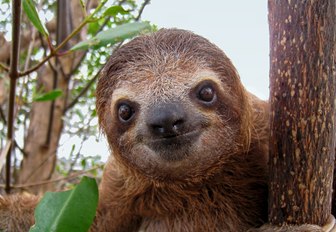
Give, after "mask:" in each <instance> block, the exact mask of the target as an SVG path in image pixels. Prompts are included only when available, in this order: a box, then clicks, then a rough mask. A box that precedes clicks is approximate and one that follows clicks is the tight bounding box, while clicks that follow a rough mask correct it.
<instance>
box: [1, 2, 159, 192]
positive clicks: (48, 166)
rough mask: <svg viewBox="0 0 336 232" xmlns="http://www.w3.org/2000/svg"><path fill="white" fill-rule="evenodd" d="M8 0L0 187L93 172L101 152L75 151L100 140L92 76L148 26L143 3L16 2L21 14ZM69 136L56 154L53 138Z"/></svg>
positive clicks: (59, 185) (4, 5)
mask: <svg viewBox="0 0 336 232" xmlns="http://www.w3.org/2000/svg"><path fill="white" fill-rule="evenodd" d="M12 2H13V6H12V5H11V1H9V0H5V1H2V2H1V3H0V15H1V16H0V151H1V154H0V171H1V173H0V174H1V175H0V193H4V191H5V190H6V191H7V192H17V191H23V190H24V191H29V192H32V193H44V192H45V191H46V190H52V191H57V190H63V189H65V188H67V187H69V186H71V185H72V184H73V183H78V179H79V178H78V177H80V176H82V175H83V174H86V175H91V176H93V177H97V178H99V175H100V174H101V170H102V167H103V163H102V162H101V157H100V155H101V154H98V153H92V154H87V153H85V151H83V150H82V147H83V146H85V143H91V141H93V140H99V139H100V138H101V134H100V133H99V130H98V125H97V119H96V111H95V93H94V92H95V85H96V79H97V77H98V76H99V73H100V71H101V70H102V68H103V65H104V63H105V62H106V60H107V59H108V57H109V55H110V54H111V52H113V50H114V49H116V48H117V47H119V46H120V45H121V44H122V43H123V40H124V39H128V38H131V37H133V36H135V35H136V34H138V33H145V32H146V31H148V30H152V29H153V28H152V27H150V26H149V24H148V23H144V22H140V18H141V14H142V12H143V10H144V8H145V7H146V5H148V4H149V1H148V0H144V1H134V0H121V1H107V0H102V1H97V0H87V1H84V0H81V1H80V0H76V1H67V0H57V1H56V0H54V1H52V0H40V1H36V2H34V1H26V0H23V1H22V3H23V5H22V10H23V11H22V14H21V19H20V17H18V15H20V13H19V12H20V11H19V10H20V9H19V6H20V5H18V4H19V2H20V1H12ZM35 9H36V11H35ZM15 10H16V11H17V12H16V13H15ZM15 14H17V15H15ZM15 20H16V21H15ZM15 31H16V32H15ZM18 39H20V46H18V43H17V41H18ZM83 41H84V42H83ZM15 48H16V49H17V51H15ZM13 49H14V50H13ZM15 54H16V55H15ZM15 57H17V65H16V64H15V59H16V58H15ZM74 137H75V138H76V139H75V140H74V141H80V142H79V143H78V142H77V143H75V142H74V143H73V144H72V146H70V149H68V150H66V152H65V153H62V154H60V152H59V147H60V146H61V145H62V144H60V141H66V140H70V141H71V139H72V138H74ZM61 138H63V139H61ZM6 157H7V161H6ZM5 164H6V165H5Z"/></svg>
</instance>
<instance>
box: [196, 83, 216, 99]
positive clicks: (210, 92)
mask: <svg viewBox="0 0 336 232" xmlns="http://www.w3.org/2000/svg"><path fill="white" fill-rule="evenodd" d="M215 95H216V94H215V90H214V89H213V87H212V86H208V85H207V86H204V87H202V88H201V89H200V90H199V92H198V98H199V99H200V100H201V101H204V102H211V101H212V100H213V99H214V98H215Z"/></svg>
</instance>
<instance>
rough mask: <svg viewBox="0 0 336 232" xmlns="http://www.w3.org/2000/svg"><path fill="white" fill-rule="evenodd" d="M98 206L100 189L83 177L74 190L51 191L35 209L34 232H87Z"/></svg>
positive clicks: (90, 179) (92, 180)
mask: <svg viewBox="0 0 336 232" xmlns="http://www.w3.org/2000/svg"><path fill="white" fill-rule="evenodd" d="M97 204H98V186H97V183H96V181H95V180H94V179H92V178H89V177H83V178H82V180H81V182H80V183H79V184H78V185H77V186H76V187H75V188H74V189H72V190H69V191H65V192H54V193H52V192H47V193H46V194H45V195H44V197H43V198H42V200H41V201H40V203H39V204H38V206H37V208H36V210H35V225H34V226H32V227H31V228H30V230H29V231H30V232H45V231H48V232H68V231H76V232H87V231H88V230H89V228H90V225H91V224H92V222H93V219H94V216H95V214H96V208H97Z"/></svg>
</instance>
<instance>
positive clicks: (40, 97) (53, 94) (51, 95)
mask: <svg viewBox="0 0 336 232" xmlns="http://www.w3.org/2000/svg"><path fill="white" fill-rule="evenodd" d="M62 94H63V91H62V90H60V89H54V90H52V91H50V92H48V93H43V94H37V96H35V97H34V98H33V101H37V102H42V101H53V100H55V99H56V98H58V97H60V96H62Z"/></svg>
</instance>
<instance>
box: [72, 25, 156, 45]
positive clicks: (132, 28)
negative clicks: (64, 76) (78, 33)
mask: <svg viewBox="0 0 336 232" xmlns="http://www.w3.org/2000/svg"><path fill="white" fill-rule="evenodd" d="M150 29H151V26H150V25H149V23H147V22H135V23H126V24H123V25H120V26H117V27H115V28H112V29H109V30H106V31H102V32H100V33H98V34H97V35H96V36H95V37H93V38H92V39H90V40H87V41H82V42H80V43H78V44H76V45H75V46H73V47H72V48H71V49H70V50H73V51H75V50H84V49H88V48H90V47H94V48H95V49H97V48H99V47H102V46H106V45H107V44H112V45H113V44H116V43H118V42H121V41H123V40H125V39H128V38H132V37H134V36H136V35H137V34H139V33H141V32H144V31H146V30H150Z"/></svg>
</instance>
